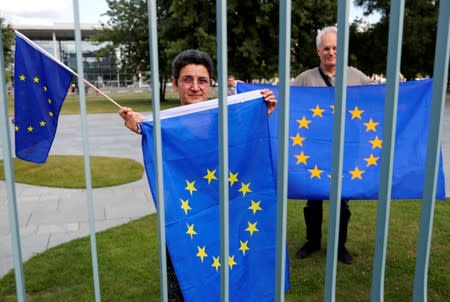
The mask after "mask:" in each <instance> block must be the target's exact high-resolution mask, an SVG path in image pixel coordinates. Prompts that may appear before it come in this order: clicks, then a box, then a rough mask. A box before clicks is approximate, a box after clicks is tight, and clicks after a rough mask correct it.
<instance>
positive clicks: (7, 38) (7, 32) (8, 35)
mask: <svg viewBox="0 0 450 302" xmlns="http://www.w3.org/2000/svg"><path fill="white" fill-rule="evenodd" d="M0 30H1V31H2V37H3V55H4V60H5V67H6V69H7V73H9V71H8V70H10V68H9V67H10V66H11V65H12V63H13V56H12V45H13V43H14V31H13V29H12V28H11V26H9V25H7V24H5V21H4V19H3V18H0ZM9 78H10V76H8V75H7V76H6V80H7V81H8V80H9Z"/></svg>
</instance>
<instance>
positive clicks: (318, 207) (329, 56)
mask: <svg viewBox="0 0 450 302" xmlns="http://www.w3.org/2000/svg"><path fill="white" fill-rule="evenodd" d="M316 45H317V54H318V56H319V58H320V65H319V66H318V67H315V68H312V69H309V70H306V71H304V72H302V73H301V74H300V75H298V76H297V77H296V78H295V80H294V81H293V82H292V85H295V86H316V87H323V86H329V87H331V86H334V85H335V80H336V45H337V28H336V27H334V26H330V27H325V28H323V29H322V30H319V32H318V33H317V38H316ZM370 83H372V81H371V80H370V79H369V78H368V77H367V76H366V75H365V74H364V73H362V72H361V71H359V70H358V69H356V68H354V67H347V84H348V85H350V86H352V85H364V84H370ZM322 204H323V200H308V201H307V203H306V207H305V208H304V209H303V214H304V217H305V225H306V240H307V241H306V243H305V244H304V245H303V246H302V247H301V248H300V249H299V250H298V251H297V253H296V256H297V258H301V259H304V258H308V257H310V256H311V254H312V253H314V252H316V251H318V250H320V241H321V238H322V216H323V208H322ZM350 216H351V213H350V210H349V206H348V200H342V201H341V217H340V226H339V242H338V259H339V261H341V262H343V263H345V264H351V263H352V262H353V257H352V255H351V254H350V253H349V252H348V251H347V249H346V247H345V243H346V241H347V232H348V222H349V220H350Z"/></svg>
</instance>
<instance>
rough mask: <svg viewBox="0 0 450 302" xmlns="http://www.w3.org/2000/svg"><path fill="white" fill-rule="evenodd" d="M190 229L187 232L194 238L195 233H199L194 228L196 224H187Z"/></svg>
mask: <svg viewBox="0 0 450 302" xmlns="http://www.w3.org/2000/svg"><path fill="white" fill-rule="evenodd" d="M187 227H188V230H187V231H186V234H188V235H190V236H191V239H192V238H193V236H194V235H197V232H196V231H195V230H194V224H191V225H189V224H188V225H187Z"/></svg>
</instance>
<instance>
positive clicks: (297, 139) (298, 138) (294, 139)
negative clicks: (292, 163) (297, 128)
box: [291, 132, 305, 147]
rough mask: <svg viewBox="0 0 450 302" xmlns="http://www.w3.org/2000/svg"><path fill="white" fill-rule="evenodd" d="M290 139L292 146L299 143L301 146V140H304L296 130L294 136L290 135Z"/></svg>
mask: <svg viewBox="0 0 450 302" xmlns="http://www.w3.org/2000/svg"><path fill="white" fill-rule="evenodd" d="M291 139H292V146H295V145H300V146H302V147H303V141H304V140H305V138H304V137H301V136H300V134H299V133H298V132H297V135H296V136H291Z"/></svg>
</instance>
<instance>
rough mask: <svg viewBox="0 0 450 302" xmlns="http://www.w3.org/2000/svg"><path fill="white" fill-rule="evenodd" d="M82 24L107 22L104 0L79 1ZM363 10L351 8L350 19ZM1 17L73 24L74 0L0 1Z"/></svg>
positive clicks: (32, 22) (19, 22)
mask: <svg viewBox="0 0 450 302" xmlns="http://www.w3.org/2000/svg"><path fill="white" fill-rule="evenodd" d="M352 2H353V1H352ZM79 8H80V21H81V23H98V22H99V20H102V21H106V20H107V18H105V17H102V16H101V15H102V14H103V13H105V12H106V10H107V9H108V6H107V5H106V2H105V1H104V0H79ZM355 16H361V10H360V9H355V8H354V7H353V6H351V8H350V19H354V18H355ZM0 17H2V18H4V19H5V20H6V21H7V23H8V24H13V25H53V24H55V23H73V2H72V0H0Z"/></svg>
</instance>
